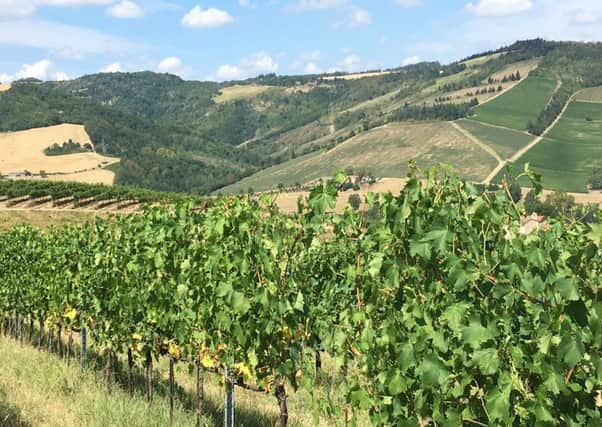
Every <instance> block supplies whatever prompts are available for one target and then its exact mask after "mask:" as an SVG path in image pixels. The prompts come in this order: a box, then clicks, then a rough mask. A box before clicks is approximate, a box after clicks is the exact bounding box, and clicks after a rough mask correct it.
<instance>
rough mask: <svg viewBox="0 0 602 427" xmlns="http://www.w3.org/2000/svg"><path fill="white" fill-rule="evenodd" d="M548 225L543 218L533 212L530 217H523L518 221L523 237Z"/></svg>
mask: <svg viewBox="0 0 602 427" xmlns="http://www.w3.org/2000/svg"><path fill="white" fill-rule="evenodd" d="M547 225H548V220H547V219H546V217H545V216H541V215H537V214H536V213H535V212H534V213H533V214H531V216H525V217H522V218H521V219H520V232H521V234H523V235H525V236H526V235H527V234H531V233H533V232H534V231H537V230H539V229H541V228H545V227H546V226H547Z"/></svg>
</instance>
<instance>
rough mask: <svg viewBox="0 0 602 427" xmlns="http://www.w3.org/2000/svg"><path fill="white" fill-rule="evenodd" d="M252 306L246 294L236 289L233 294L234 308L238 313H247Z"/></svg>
mask: <svg viewBox="0 0 602 427" xmlns="http://www.w3.org/2000/svg"><path fill="white" fill-rule="evenodd" d="M250 308H251V304H249V301H248V300H247V298H246V297H245V296H244V294H242V293H240V292H238V291H235V292H234V293H233V294H232V310H234V312H235V313H237V314H245V313H246V312H247V311H249V309H250Z"/></svg>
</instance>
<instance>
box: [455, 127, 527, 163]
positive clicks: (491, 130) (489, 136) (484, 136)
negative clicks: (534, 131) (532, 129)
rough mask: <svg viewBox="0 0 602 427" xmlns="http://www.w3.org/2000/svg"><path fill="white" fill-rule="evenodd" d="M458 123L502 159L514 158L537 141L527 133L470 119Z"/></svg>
mask: <svg viewBox="0 0 602 427" xmlns="http://www.w3.org/2000/svg"><path fill="white" fill-rule="evenodd" d="M456 123H457V124H458V125H460V126H461V127H462V128H463V129H465V130H466V131H468V132H470V133H471V134H472V135H474V136H475V137H476V138H478V139H479V140H480V141H481V142H483V143H484V144H487V145H488V146H489V147H491V148H492V149H493V150H495V151H496V152H497V153H498V154H499V155H500V157H501V158H502V159H508V158H510V157H512V155H513V154H514V153H516V152H517V151H518V150H520V149H521V148H523V147H525V146H526V145H528V144H529V143H530V142H531V141H533V140H534V139H535V137H534V136H532V135H529V134H527V133H526V132H518V131H515V130H512V129H504V128H500V127H495V126H489V125H487V124H484V123H480V122H476V121H474V120H470V119H461V120H458V121H457V122H456Z"/></svg>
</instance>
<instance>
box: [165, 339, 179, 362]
mask: <svg viewBox="0 0 602 427" xmlns="http://www.w3.org/2000/svg"><path fill="white" fill-rule="evenodd" d="M167 351H168V352H169V354H170V355H171V357H173V358H174V359H175V360H180V357H181V356H182V352H181V351H180V347H179V346H178V345H177V344H176V343H174V342H170V343H169V345H168V346H167Z"/></svg>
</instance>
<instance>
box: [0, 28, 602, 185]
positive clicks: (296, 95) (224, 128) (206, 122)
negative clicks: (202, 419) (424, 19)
mask: <svg viewBox="0 0 602 427" xmlns="http://www.w3.org/2000/svg"><path fill="white" fill-rule="evenodd" d="M600 58H602V45H600V44H595V43H589V44H586V43H572V42H571V43H569V42H548V41H543V40H528V41H521V42H517V43H515V44H513V45H511V46H507V47H503V48H500V49H498V50H496V51H492V52H485V53H482V54H477V55H473V56H471V57H469V58H466V59H464V60H461V61H458V62H455V63H452V64H448V65H442V64H440V63H438V62H425V63H420V64H416V65H410V66H407V67H401V68H396V69H391V70H386V72H382V73H379V72H372V73H367V74H365V77H362V75H361V74H360V75H354V76H352V77H353V78H346V76H345V75H344V74H335V75H310V76H277V75H273V74H272V75H264V76H259V77H257V78H254V79H248V80H245V81H238V82H226V83H214V82H196V81H184V80H182V79H180V78H179V77H176V76H172V75H168V74H155V73H151V72H142V73H111V74H106V73H105V74H95V75H90V76H84V77H81V78H79V79H76V80H73V81H67V82H48V83H42V82H39V81H31V80H28V81H21V82H16V83H15V84H14V85H13V87H12V88H11V90H9V91H6V92H1V93H0V131H15V130H23V129H29V128H34V127H41V126H48V125H55V124H59V123H78V124H83V125H85V127H86V130H87V132H88V133H89V135H90V137H91V139H92V141H93V142H94V144H95V146H96V147H97V150H98V151H100V152H101V153H103V154H107V155H111V156H116V157H119V158H120V159H121V163H120V164H119V166H118V167H116V168H115V172H116V183H118V184H127V185H134V186H141V187H148V188H152V189H156V190H164V191H183V192H192V193H199V194H205V193H210V192H213V191H220V189H223V188H225V187H227V186H231V185H233V184H235V183H237V182H240V184H239V185H235V188H241V187H247V188H248V185H247V183H252V182H253V181H254V179H255V178H253V177H254V176H257V177H259V178H257V180H258V181H257V182H259V181H261V185H258V187H262V188H263V187H275V186H277V184H278V183H279V182H281V181H283V179H281V178H274V180H271V179H270V178H268V177H269V176H270V171H271V170H276V169H279V168H280V169H282V170H287V168H288V167H289V166H288V165H294V164H295V161H296V160H297V159H304V161H305V160H306V159H312V160H311V161H312V162H313V165H312V167H311V169H314V170H315V172H313V173H311V174H303V173H292V175H291V176H290V177H287V178H286V180H287V181H290V180H291V179H293V178H292V177H293V176H294V180H295V181H296V180H297V179H305V178H306V177H308V178H309V177H310V175H311V176H315V175H316V174H318V172H319V173H320V174H324V175H330V174H331V173H332V172H334V168H335V167H338V166H339V163H337V162H332V161H331V155H325V153H327V152H329V151H330V150H333V149H335V148H337V147H338V146H339V145H340V144H346V145H348V146H352V145H353V146H355V145H357V144H348V142H350V141H356V139H355V138H356V137H358V136H359V137H360V138H359V140H360V141H363V140H366V141H370V142H369V143H366V144H365V145H361V146H357V147H356V148H355V150H357V151H358V153H359V154H358V158H359V157H361V158H362V159H363V160H362V162H361V166H365V167H369V168H372V169H373V170H374V171H377V173H380V172H378V171H379V170H380V171H381V172H382V173H387V174H389V175H393V176H398V175H400V174H403V170H404V169H403V167H402V166H401V165H403V164H406V163H407V161H408V160H410V157H411V156H410V154H407V153H404V154H399V150H398V147H399V145H400V144H402V143H403V141H402V139H399V140H396V141H395V143H394V144H393V143H390V142H384V143H383V145H382V146H379V144H378V141H373V140H372V139H371V138H372V135H373V133H371V130H372V129H374V128H378V127H381V126H383V125H387V124H395V123H402V122H412V121H428V122H433V121H434V122H437V121H439V122H445V121H450V120H456V119H458V118H462V117H467V116H473V115H474V117H473V119H474V120H476V121H479V122H482V123H484V124H488V125H496V126H500V127H501V128H500V131H499V132H495V135H494V134H493V133H494V132H493V131H492V130H491V128H487V127H481V128H480V129H476V130H475V129H473V130H474V132H472V131H471V133H472V134H473V136H474V137H475V138H476V139H477V140H481V142H483V143H484V144H486V145H489V146H490V147H494V150H495V149H500V150H501V154H502V157H503V158H510V157H512V154H513V153H514V152H515V151H513V150H517V149H520V148H522V147H524V146H525V144H526V140H527V138H529V137H528V136H527V135H524V133H523V132H511V131H510V132H505V131H506V130H507V129H506V128H508V129H513V130H518V131H524V130H525V129H527V125H528V124H529V123H530V122H532V123H534V122H536V123H538V124H539V125H541V124H549V122H550V121H551V120H550V119H552V120H553V119H554V118H555V116H556V115H557V113H558V112H559V111H557V110H558V107H559V105H560V107H562V105H561V104H562V102H560V103H559V102H556V103H555V102H551V97H552V94H553V93H554V92H555V89H556V85H557V83H558V82H563V88H565V89H564V90H569V89H570V90H573V89H575V90H577V89H580V88H584V87H594V86H600V85H602V67H601V65H602V60H601V59H600ZM534 66H537V69H536V70H533V67H534ZM525 67H526V68H525ZM518 69H521V70H525V69H526V70H527V71H528V72H529V73H530V74H528V73H527V72H526V73H525V74H524V75H523V72H522V71H521V76H520V82H518V81H516V80H510V77H511V76H512V77H514V76H513V74H514V71H513V70H518ZM373 71H374V70H373ZM376 71H380V70H376ZM517 74H518V73H517ZM517 83H518V84H517ZM566 88H569V89H566ZM477 103H481V104H482V105H478V106H476V108H475V104H477ZM544 110H545V111H544ZM474 127H476V125H473V128H474ZM540 127H541V126H540ZM415 137H416V138H419V137H420V133H417V134H416V136H415ZM466 144H468V145H466V147H465V149H467V150H472V149H473V148H474V144H475V141H474V140H472V139H470V138H468V140H467V142H466ZM471 144H472V145H471ZM477 145H478V144H477ZM388 149H391V151H390V152H389V154H390V156H393V157H394V158H395V161H394V162H393V163H395V164H396V165H398V166H395V168H396V169H395V170H392V169H390V168H384V169H383V168H380V160H379V158H381V157H378V156H376V157H372V156H371V153H375V152H383V153H386V152H387V150H388ZM345 150H346V149H343V150H342V151H345ZM534 153H535V154H534V155H537V153H538V151H535V152H534ZM439 158H441V159H443V160H447V161H448V163H451V164H452V166H454V167H455V168H456V169H457V170H459V171H464V170H467V168H466V166H465V162H464V161H463V159H461V158H456V157H454V156H446V155H445V151H439V152H438V153H432V154H429V156H428V158H424V159H423V158H422V157H420V156H419V157H418V159H419V160H424V161H425V163H427V164H431V163H432V162H433V161H436V160H438V159H439ZM346 162H347V161H345V162H342V163H346ZM342 163H341V164H342ZM489 163H490V161H489V162H484V163H483V164H482V167H481V168H480V169H485V168H488V167H490V166H491V165H490V164H489ZM349 166H354V165H353V164H350V165H349ZM355 166H359V164H358V165H355ZM495 166H496V165H495V159H494V164H493V166H492V169H493V168H494V167H495ZM264 170H265V172H264ZM483 172H484V171H482V170H480V171H479V172H478V173H472V172H471V173H467V174H466V176H467V177H471V178H476V179H478V178H479V177H482V176H483ZM287 173H288V172H287ZM584 173H587V171H584ZM255 174H257V175H255ZM243 179H244V181H242V182H241V180H243Z"/></svg>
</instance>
